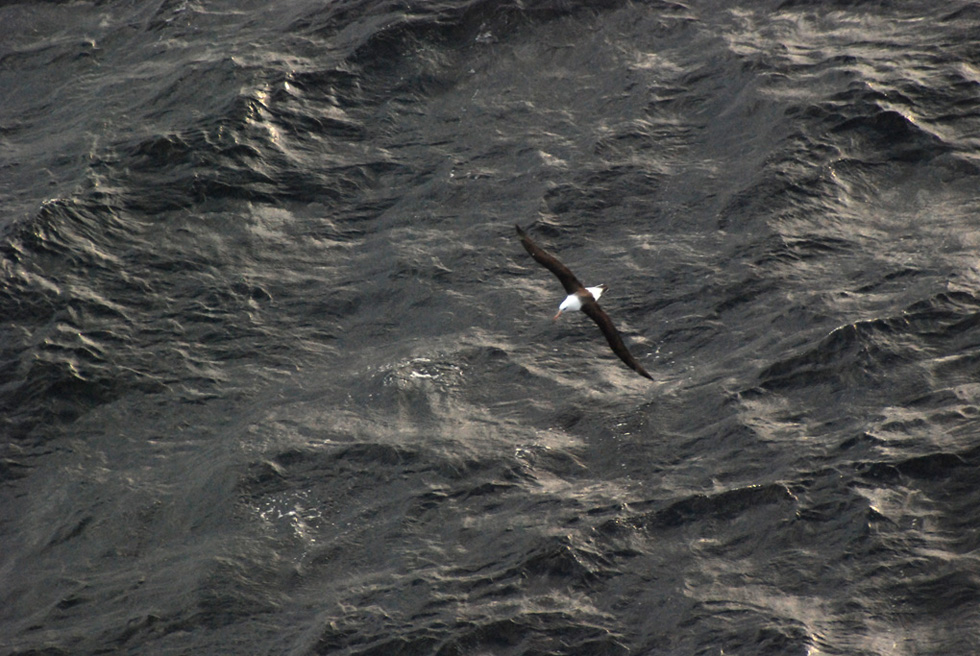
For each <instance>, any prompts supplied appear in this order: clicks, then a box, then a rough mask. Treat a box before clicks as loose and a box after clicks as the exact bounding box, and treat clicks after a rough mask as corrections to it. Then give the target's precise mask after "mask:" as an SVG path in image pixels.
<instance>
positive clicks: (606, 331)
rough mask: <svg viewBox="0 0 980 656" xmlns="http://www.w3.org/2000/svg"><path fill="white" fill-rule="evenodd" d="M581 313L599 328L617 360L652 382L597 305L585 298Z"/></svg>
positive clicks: (610, 321)
mask: <svg viewBox="0 0 980 656" xmlns="http://www.w3.org/2000/svg"><path fill="white" fill-rule="evenodd" d="M582 312H585V313H586V314H587V315H589V316H590V317H592V320H593V321H595V322H596V324H598V326H599V330H601V331H602V334H603V335H605V336H606V341H608V342H609V346H610V347H612V350H613V353H615V354H616V355H618V356H619V359H620V360H622V361H623V362H625V363H626V365H627V366H628V367H629V368H630V369H632V370H633V371H635V372H636V373H638V374H640V375H641V376H644V377H646V378H649V379H650V380H653V376H651V375H650V374H648V373H647V371H646V369H644V368H643V367H642V366H640V363H639V362H637V361H636V359H635V358H634V357H633V354H632V353H630V352H629V349H628V348H626V344H624V343H623V338H622V337H620V336H619V331H618V330H616V326H614V325H613V322H612V319H610V318H609V315H608V314H606V313H605V311H603V309H602V308H601V307H599V303H598V302H597V301H596V300H595V299H594V298H592V297H591V296H590V297H589V298H586V299H585V301H584V303H583V304H582Z"/></svg>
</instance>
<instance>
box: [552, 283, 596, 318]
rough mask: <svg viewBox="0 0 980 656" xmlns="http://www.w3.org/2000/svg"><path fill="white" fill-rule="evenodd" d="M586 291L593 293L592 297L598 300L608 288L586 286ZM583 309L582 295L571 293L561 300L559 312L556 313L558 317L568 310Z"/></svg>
mask: <svg viewBox="0 0 980 656" xmlns="http://www.w3.org/2000/svg"><path fill="white" fill-rule="evenodd" d="M579 291H581V290H579ZM585 291H587V292H589V293H590V294H592V298H594V299H595V300H597V301H598V300H599V297H600V296H602V292H604V291H606V288H605V286H602V287H586V288H585ZM581 309H582V297H581V296H579V295H578V294H569V295H568V296H567V297H566V298H565V300H564V301H562V302H561V305H559V306H558V314H556V315H555V318H556V319H557V318H558V317H559V316H561V313H562V312H566V311H568V310H571V311H573V312H574V311H575V310H581Z"/></svg>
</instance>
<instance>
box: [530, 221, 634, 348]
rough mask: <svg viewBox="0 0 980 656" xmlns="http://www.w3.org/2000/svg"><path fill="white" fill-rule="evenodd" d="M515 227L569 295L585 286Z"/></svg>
mask: <svg viewBox="0 0 980 656" xmlns="http://www.w3.org/2000/svg"><path fill="white" fill-rule="evenodd" d="M514 227H515V228H517V236H518V237H520V238H521V243H522V244H524V250H526V251H527V252H528V253H530V254H531V257H533V258H534V259H535V261H537V263H538V264H540V265H541V266H543V267H544V268H546V269H548V271H551V272H552V273H553V274H555V276H557V278H558V280H560V281H561V285H562V287H564V288H565V291H566V292H567V293H569V294H574V293H575V292H577V291H578V290H580V289H582V288H583V287H584V285H583V284H582V283H580V282H579V281H578V278H576V277H575V274H574V273H572V271H571V269H569V268H568V267H567V266H565V265H564V264H562V263H561V262H559V261H558V258H557V257H555V256H554V255H552V254H551V253H548V252H546V251H545V250H543V249H542V248H541V247H540V246H538V245H537V244H535V243H534V242H533V241H531V238H530V237H528V236H527V234H526V233H525V232H524V231H523V230H521V226H519V225H515V226H514ZM607 320H608V318H607ZM597 321H598V319H597ZM614 330H615V329H614ZM620 357H622V356H620Z"/></svg>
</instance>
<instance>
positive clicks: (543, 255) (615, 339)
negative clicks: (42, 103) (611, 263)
mask: <svg viewBox="0 0 980 656" xmlns="http://www.w3.org/2000/svg"><path fill="white" fill-rule="evenodd" d="M514 227H515V228H517V236H518V237H520V238H521V243H522V244H523V245H524V250H526V251H527V252H528V253H529V254H530V255H531V257H533V258H534V259H535V261H536V262H537V263H538V264H540V265H542V266H543V267H544V268H546V269H548V270H549V271H551V272H552V273H553V274H555V276H556V277H557V278H558V280H559V281H561V284H562V287H564V288H565V291H566V292H567V293H568V297H567V298H566V299H565V300H564V301H562V302H561V305H559V306H558V314H556V315H555V316H554V319H553V320H555V319H558V317H560V316H561V315H562V313H564V312H565V311H566V310H571V311H572V312H574V311H575V310H581V311H582V312H585V313H586V314H587V315H589V317H591V318H592V320H593V321H595V322H596V324H597V325H598V326H599V330H601V331H602V334H603V335H605V336H606V341H608V342H609V346H610V347H611V348H612V350H613V353H615V354H616V355H618V356H619V359H620V360H622V361H623V362H625V363H626V365H627V366H628V367H629V368H630V369H632V370H633V371H635V372H636V373H638V374H640V375H641V376H643V377H644V378H649V379H650V380H653V376H651V375H650V374H648V373H647V372H646V369H644V368H643V367H642V366H641V365H640V363H639V362H637V361H636V359H635V358H634V357H633V355H632V354H631V353H630V352H629V349H628V348H626V344H624V343H623V338H622V337H620V336H619V331H618V330H616V326H614V325H613V322H612V319H610V318H609V315H608V314H606V313H605V311H604V310H603V309H602V308H601V307H599V303H598V301H599V297H600V296H602V293H603V292H604V291H606V289H607V287H606V285H599V286H597V287H586V286H585V285H583V284H582V283H580V282H579V280H578V278H576V277H575V274H574V273H572V271H571V269H569V268H568V267H567V266H565V265H564V264H562V263H561V262H560V261H559V260H558V258H557V257H555V256H554V255H552V254H551V253H548V252H547V251H545V250H544V249H542V248H541V247H540V246H538V245H537V244H535V243H534V242H533V241H531V238H530V237H528V236H527V233H525V232H524V231H523V230H521V226H519V225H515V226H514Z"/></svg>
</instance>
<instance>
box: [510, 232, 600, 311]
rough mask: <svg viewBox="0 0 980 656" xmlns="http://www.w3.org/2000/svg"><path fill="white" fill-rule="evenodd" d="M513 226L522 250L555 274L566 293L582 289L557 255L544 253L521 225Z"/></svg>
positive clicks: (580, 284)
mask: <svg viewBox="0 0 980 656" xmlns="http://www.w3.org/2000/svg"><path fill="white" fill-rule="evenodd" d="M514 227H515V228H517V236H518V237H520V238H521V243H522V244H524V250H526V251H527V252H528V253H530V254H531V257H533V258H534V259H535V260H537V262H538V264H540V265H542V266H544V267H545V268H546V269H548V270H549V271H551V272H552V273H553V274H555V275H556V276H557V277H558V280H560V281H561V284H562V287H564V288H565V291H566V292H567V293H569V294H574V293H575V292H577V291H578V290H580V289H582V287H583V285H582V283H580V282H579V281H578V278H576V277H575V274H574V273H572V272H571V270H570V269H569V268H568V267H567V266H565V265H564V264H562V263H561V262H559V261H558V258H557V257H555V256H554V255H552V254H551V253H546V252H545V251H543V250H542V249H541V247H540V246H538V245H537V244H535V243H534V242H533V241H531V238H530V237H528V236H527V234H525V233H524V231H523V230H521V226H519V225H515V226H514Z"/></svg>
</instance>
